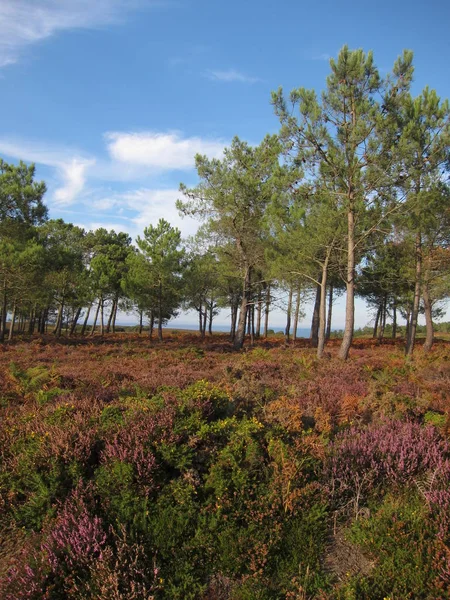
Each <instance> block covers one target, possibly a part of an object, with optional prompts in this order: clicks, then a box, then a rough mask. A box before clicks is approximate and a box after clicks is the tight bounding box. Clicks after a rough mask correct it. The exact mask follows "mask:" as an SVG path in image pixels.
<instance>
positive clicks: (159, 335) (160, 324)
mask: <svg viewBox="0 0 450 600" xmlns="http://www.w3.org/2000/svg"><path fill="white" fill-rule="evenodd" d="M158 300H159V301H158V340H159V341H160V342H162V339H163V332H162V282H161V281H160V282H159V298H158Z"/></svg>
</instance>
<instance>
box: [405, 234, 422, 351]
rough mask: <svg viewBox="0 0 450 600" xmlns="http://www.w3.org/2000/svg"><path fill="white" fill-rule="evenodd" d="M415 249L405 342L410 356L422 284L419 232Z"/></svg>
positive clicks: (420, 237)
mask: <svg viewBox="0 0 450 600" xmlns="http://www.w3.org/2000/svg"><path fill="white" fill-rule="evenodd" d="M415 250H416V273H415V285H414V300H413V306H412V311H411V320H410V323H409V330H408V338H407V343H406V356H411V355H412V353H413V351H414V344H415V341H416V331H417V320H418V317H419V304H420V288H421V284H422V281H421V280H422V236H421V234H420V232H419V233H418V234H417V236H416V243H415Z"/></svg>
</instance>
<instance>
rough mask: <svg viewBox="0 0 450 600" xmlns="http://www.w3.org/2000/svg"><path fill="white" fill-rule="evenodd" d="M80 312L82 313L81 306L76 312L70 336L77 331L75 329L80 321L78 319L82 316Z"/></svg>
mask: <svg viewBox="0 0 450 600" xmlns="http://www.w3.org/2000/svg"><path fill="white" fill-rule="evenodd" d="M80 314H81V306H79V307H78V308H77V310H76V312H75V316H74V318H73V321H72V325H71V327H70V332H69V336H71V335H73V334H74V333H75V329H76V327H77V323H78V319H79V318H80Z"/></svg>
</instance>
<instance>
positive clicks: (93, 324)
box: [91, 300, 101, 335]
mask: <svg viewBox="0 0 450 600" xmlns="http://www.w3.org/2000/svg"><path fill="white" fill-rule="evenodd" d="M100 303H101V300H99V301H98V304H97V310H96V311H95V318H94V322H93V323H92V329H91V335H94V333H95V328H96V326H97V319H98V313H99V312H100Z"/></svg>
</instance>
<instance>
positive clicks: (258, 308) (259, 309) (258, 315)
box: [255, 288, 262, 339]
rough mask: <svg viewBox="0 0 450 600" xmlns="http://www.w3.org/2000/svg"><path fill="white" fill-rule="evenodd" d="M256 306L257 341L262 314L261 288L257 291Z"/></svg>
mask: <svg viewBox="0 0 450 600" xmlns="http://www.w3.org/2000/svg"><path fill="white" fill-rule="evenodd" d="M257 302H258V304H257V306H256V331H255V335H256V338H257V339H259V337H260V335H261V313H262V298H261V288H259V289H258V300H257Z"/></svg>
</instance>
